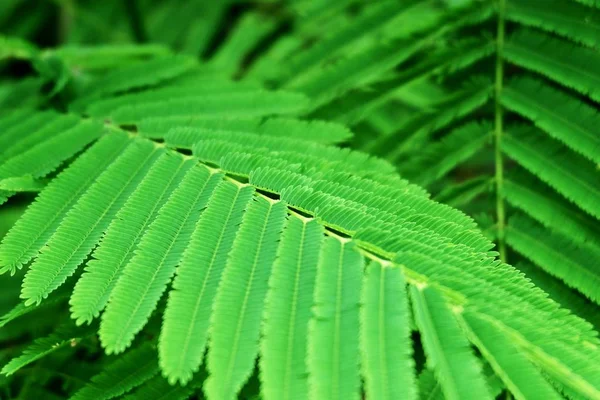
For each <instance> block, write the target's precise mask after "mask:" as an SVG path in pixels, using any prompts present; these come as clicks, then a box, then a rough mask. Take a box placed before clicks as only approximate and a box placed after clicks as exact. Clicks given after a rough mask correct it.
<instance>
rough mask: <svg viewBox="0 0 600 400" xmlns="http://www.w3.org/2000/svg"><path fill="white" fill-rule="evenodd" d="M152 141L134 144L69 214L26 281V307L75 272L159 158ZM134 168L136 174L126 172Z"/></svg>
mask: <svg viewBox="0 0 600 400" xmlns="http://www.w3.org/2000/svg"><path fill="white" fill-rule="evenodd" d="M156 155H157V153H156V152H155V151H154V147H153V146H152V144H151V143H148V142H137V141H135V142H132V143H131V144H130V145H129V146H128V148H127V149H126V150H125V151H124V152H123V155H122V156H121V157H119V158H118V159H117V160H116V161H115V163H114V164H113V165H111V167H110V168H108V169H107V170H106V172H104V173H103V174H102V175H101V176H100V177H99V178H98V180H97V181H96V182H94V184H93V185H92V186H91V187H90V189H89V190H88V191H87V192H86V193H85V194H84V195H83V196H82V197H81V198H80V199H79V200H78V201H77V203H76V204H75V205H74V206H73V208H72V209H71V210H70V211H69V212H68V213H67V214H66V215H65V217H64V219H63V220H62V221H61V223H60V225H59V226H58V228H57V229H56V231H55V232H54V234H53V235H52V236H51V237H50V238H49V239H48V245H47V246H46V247H44V248H42V250H41V252H40V255H39V257H38V258H37V259H36V260H35V261H34V262H33V264H32V265H31V268H30V269H29V270H28V271H27V275H25V279H24V280H23V290H22V291H21V298H23V299H25V305H29V304H33V303H39V302H40V301H42V299H44V298H46V297H47V296H48V294H49V293H50V292H52V291H53V290H55V289H56V288H58V287H59V286H60V285H62V284H63V283H64V281H65V280H66V279H67V278H68V277H69V276H70V275H72V274H73V273H74V272H75V269H76V268H77V267H78V266H79V265H80V264H81V262H82V261H83V260H84V258H85V256H86V255H87V254H88V253H89V251H90V250H91V249H92V248H93V246H94V244H95V243H96V242H97V241H98V239H99V238H100V236H101V235H102V231H103V230H104V229H105V228H106V226H108V224H109V222H110V220H111V219H112V218H113V216H114V215H115V214H116V212H117V210H118V209H119V208H120V207H121V206H122V205H123V203H125V200H126V199H127V197H128V196H129V194H130V193H131V192H132V191H133V190H134V188H135V186H136V185H137V183H138V182H139V181H141V180H142V178H143V176H144V174H145V172H146V170H147V168H148V167H149V165H150V164H151V162H152V161H153V159H154V157H156ZM131 166H134V167H133V174H132V175H128V174H125V173H124V170H127V169H128V167H130V168H131Z"/></svg>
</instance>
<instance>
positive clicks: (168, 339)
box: [159, 181, 254, 384]
mask: <svg viewBox="0 0 600 400" xmlns="http://www.w3.org/2000/svg"><path fill="white" fill-rule="evenodd" d="M253 193H254V190H253V189H252V187H251V186H245V187H238V186H237V185H236V184H234V183H232V182H227V181H224V182H222V183H220V184H219V186H217V188H216V189H215V193H214V194H213V196H212V197H211V198H210V200H209V202H208V206H207V210H206V211H205V212H204V213H203V214H202V215H201V217H200V220H199V221H198V224H197V225H196V228H195V229H194V233H193V234H192V237H191V239H190V242H189V245H188V247H187V249H186V251H185V253H184V255H183V259H182V261H181V263H180V265H179V266H178V268H177V271H176V273H177V276H176V277H175V280H174V281H173V290H172V291H171V292H170V293H169V300H168V303H167V308H166V311H165V314H164V323H163V327H162V330H161V335H160V342H159V352H160V353H159V354H160V365H161V369H162V370H163V371H164V374H165V376H167V377H168V378H169V380H170V382H171V383H172V384H174V383H175V382H176V381H177V380H179V381H180V382H181V383H182V384H186V383H187V382H188V381H189V380H190V379H191V378H192V373H193V372H195V371H197V370H198V367H199V366H200V364H201V363H202V357H203V355H204V350H205V347H206V341H207V338H208V330H209V321H210V318H211V313H212V309H213V303H214V298H215V294H216V292H217V287H218V285H219V281H220V279H221V275H222V273H223V270H224V268H225V264H226V261H227V255H228V254H229V252H230V250H231V247H232V245H233V242H234V239H235V236H236V233H237V230H238V227H239V225H240V223H241V220H242V215H243V212H244V211H245V209H246V207H247V205H248V202H249V201H250V198H251V196H252V194H253Z"/></svg>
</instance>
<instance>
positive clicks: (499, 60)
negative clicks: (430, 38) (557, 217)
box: [494, 0, 506, 262]
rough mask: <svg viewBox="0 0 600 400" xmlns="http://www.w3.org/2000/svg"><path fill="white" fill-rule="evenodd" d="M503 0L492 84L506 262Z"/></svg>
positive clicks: (498, 216) (500, 227)
mask: <svg viewBox="0 0 600 400" xmlns="http://www.w3.org/2000/svg"><path fill="white" fill-rule="evenodd" d="M505 7H506V4H505V0H498V31H497V34H496V77H495V84H494V100H495V113H494V114H495V122H494V126H495V128H494V138H495V164H496V166H495V170H496V172H495V174H496V178H495V182H496V219H497V224H496V225H497V227H498V250H499V252H500V259H501V260H502V261H503V262H506V243H505V226H506V215H505V210H504V187H503V186H504V160H503V158H502V133H503V111H504V110H503V109H502V104H501V102H500V96H501V95H502V83H503V78H504V65H503V61H504V60H503V58H504V54H503V53H504V9H505Z"/></svg>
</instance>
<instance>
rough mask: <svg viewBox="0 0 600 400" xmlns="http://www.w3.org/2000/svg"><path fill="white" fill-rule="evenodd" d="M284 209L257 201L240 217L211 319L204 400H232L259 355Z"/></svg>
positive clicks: (281, 206) (258, 199)
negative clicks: (266, 303) (239, 223)
mask: <svg viewBox="0 0 600 400" xmlns="http://www.w3.org/2000/svg"><path fill="white" fill-rule="evenodd" d="M285 214H286V206H285V203H283V202H280V201H278V202H272V201H270V200H267V199H265V198H262V197H256V198H255V201H253V202H252V203H251V204H250V206H249V207H248V211H247V212H246V213H245V214H244V218H243V220H242V225H241V226H240V230H239V232H238V233H237V237H236V240H235V242H234V245H233V248H232V250H231V253H230V255H229V258H228V260H227V266H226V267H225V271H224V272H223V278H222V279H221V283H220V285H219V289H218V291H217V297H216V299H215V304H214V309H213V310H214V312H213V314H212V317H211V334H210V349H209V352H208V371H209V377H208V379H207V380H206V383H205V384H204V392H205V393H206V396H207V397H208V398H209V399H218V400H227V399H233V398H235V396H236V395H237V393H238V392H239V390H240V389H241V388H242V385H243V384H244V382H245V381H246V380H247V379H248V378H249V377H250V374H251V373H252V369H253V368H254V360H255V358H256V356H257V353H258V348H259V344H258V340H259V336H260V324H261V320H262V312H263V309H264V300H265V297H266V294H267V288H268V279H269V276H270V274H271V268H272V265H273V262H274V261H275V256H276V252H277V245H278V243H277V241H278V238H279V236H280V234H281V230H282V228H283V223H284V220H285Z"/></svg>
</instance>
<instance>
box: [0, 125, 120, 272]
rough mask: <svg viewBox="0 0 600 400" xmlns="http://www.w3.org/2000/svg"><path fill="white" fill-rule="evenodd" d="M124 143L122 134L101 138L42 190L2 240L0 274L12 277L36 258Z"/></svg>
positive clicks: (0, 246)
mask: <svg viewBox="0 0 600 400" xmlns="http://www.w3.org/2000/svg"><path fill="white" fill-rule="evenodd" d="M128 143H129V142H128V139H127V137H126V136H125V135H110V136H106V137H104V138H103V139H101V140H100V141H98V143H96V144H95V145H94V146H93V147H92V148H91V149H89V150H88V151H87V152H86V153H85V154H83V155H82V156H81V157H79V158H78V159H77V160H76V161H75V162H74V163H73V164H72V165H71V166H70V167H69V168H68V169H66V170H65V171H64V172H62V173H61V174H59V175H58V177H57V178H56V179H54V180H53V181H52V182H51V183H50V184H49V185H48V186H47V187H46V189H45V190H44V192H43V193H42V194H40V196H39V197H38V199H37V200H36V201H35V202H34V203H33V204H32V205H31V206H30V207H29V208H28V209H27V211H26V212H25V214H24V215H23V218H21V219H20V220H19V221H17V223H16V224H15V226H14V227H13V228H12V229H11V230H10V231H9V233H8V234H7V235H6V237H4V238H3V239H2V245H0V272H7V271H10V272H11V274H14V273H15V271H16V270H17V269H18V268H21V266H22V265H24V264H26V263H27V262H29V261H30V260H31V259H32V258H33V257H35V256H36V255H37V253H38V251H39V250H40V249H41V248H42V246H44V244H45V243H46V241H47V240H48V239H49V238H50V237H51V236H52V234H53V233H54V231H56V229H57V228H58V226H59V223H60V222H61V221H62V219H63V218H64V216H65V214H66V213H67V212H68V211H69V210H70V208H71V207H72V206H73V205H74V204H75V203H76V202H77V201H78V200H79V197H80V196H81V195H82V194H83V193H85V192H86V190H87V189H88V188H89V187H90V186H91V185H92V183H93V182H94V181H95V180H96V179H97V178H98V176H99V175H100V174H102V173H103V172H104V169H105V168H106V167H107V166H108V165H109V164H110V163H111V162H112V161H113V160H114V159H115V157H117V155H118V154H119V153H120V152H121V151H122V150H123V149H124V148H125V146H126V145H127V144H128Z"/></svg>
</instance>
